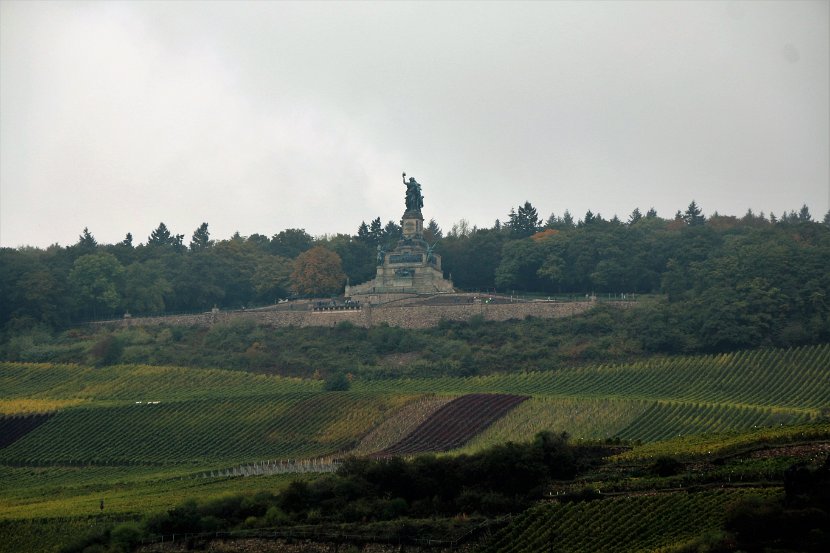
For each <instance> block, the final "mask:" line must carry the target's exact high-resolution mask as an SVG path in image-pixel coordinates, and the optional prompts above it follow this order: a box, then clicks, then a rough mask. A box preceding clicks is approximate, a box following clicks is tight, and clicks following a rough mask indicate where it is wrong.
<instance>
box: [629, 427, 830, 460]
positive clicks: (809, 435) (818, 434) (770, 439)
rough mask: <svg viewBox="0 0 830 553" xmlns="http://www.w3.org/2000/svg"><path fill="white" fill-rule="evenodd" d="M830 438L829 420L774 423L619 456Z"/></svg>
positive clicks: (690, 452)
mask: <svg viewBox="0 0 830 553" xmlns="http://www.w3.org/2000/svg"><path fill="white" fill-rule="evenodd" d="M828 439H830V422H826V421H825V422H817V423H815V422H814V423H809V424H796V425H793V426H773V427H760V426H759V427H758V428H751V429H745V430H743V431H737V430H736V431H728V432H720V433H718V434H688V435H684V436H679V437H676V438H672V439H668V440H663V441H659V442H654V443H648V444H645V445H643V446H640V447H637V448H634V449H633V450H631V451H628V452H625V453H623V454H620V455H618V456H617V458H618V459H619V460H621V461H627V460H634V459H648V458H655V457H660V456H665V455H669V456H675V457H686V456H695V455H704V454H709V455H713V456H718V455H724V454H729V453H733V452H736V451H740V450H742V449H744V448H746V447H757V446H758V444H768V445H769V444H788V443H798V442H803V441H808V440H828Z"/></svg>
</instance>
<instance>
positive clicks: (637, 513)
mask: <svg viewBox="0 0 830 553" xmlns="http://www.w3.org/2000/svg"><path fill="white" fill-rule="evenodd" d="M828 365H830V345H821V346H810V347H802V348H796V349H789V350H756V351H743V352H736V353H733V354H721V355H711V356H687V357H671V358H654V359H648V360H642V361H637V362H633V363H628V364H618V365H602V364H597V365H592V366H580V367H578V368H563V369H560V370H557V371H545V372H542V371H540V372H521V373H509V372H508V373H502V374H494V375H488V376H477V377H467V378H457V377H437V378H417V379H414V378H398V379H396V378H386V379H374V380H373V379H368V378H361V377H357V378H355V379H354V380H353V381H352V382H351V383H350V390H349V391H340V392H331V391H329V392H327V391H324V390H323V382H322V381H321V380H311V379H297V378H286V377H280V376H272V375H262V374H253V373H246V372H240V371H231V370H221V369H197V368H180V367H158V366H142V365H115V366H109V367H103V368H96V367H89V366H83V365H60V364H26V363H0V413H3V416H2V417H1V418H0V428H2V430H3V434H4V438H6V441H4V442H3V443H5V444H7V445H5V446H4V447H1V448H0V489H2V491H0V521H5V522H3V523H2V524H0V532H2V533H7V532H14V533H15V535H23V534H25V533H26V532H29V531H31V533H32V536H37V535H41V534H39V533H38V532H39V531H38V530H37V528H40V526H38V524H46V525H47V527H48V523H47V522H43V523H40V522H33V521H37V520H44V521H49V520H56V519H55V517H62V518H65V517H68V518H69V520H70V521H77V517H98V518H95V520H103V519H101V518H100V517H107V516H113V515H117V516H119V517H122V518H124V517H127V518H130V517H137V516H141V515H143V514H146V513H154V512H161V511H165V510H168V509H171V508H173V507H175V506H176V505H178V504H180V503H181V502H182V501H184V500H185V499H187V498H188V497H199V498H201V499H210V498H216V497H222V496H223V495H225V494H228V493H253V492H254V491H256V490H261V489H270V490H279V489H282V488H283V487H285V486H286V485H287V484H288V482H290V481H291V480H292V479H294V478H295V477H296V476H297V475H292V474H280V475H274V476H259V477H251V478H234V477H226V476H222V477H219V476H218V474H220V472H219V471H218V470H217V469H228V468H231V467H234V466H238V465H242V464H250V463H256V462H261V461H266V460H269V461H280V462H286V461H287V460H289V459H291V460H296V459H308V458H315V457H323V456H330V455H334V456H343V455H345V454H347V453H348V452H349V451H351V450H353V449H355V448H356V450H357V451H359V452H360V453H361V454H363V455H367V454H370V453H373V452H374V451H378V450H380V449H383V448H384V447H387V446H389V445H391V443H392V442H394V441H395V440H400V439H403V438H404V437H405V436H406V435H407V434H408V433H410V432H414V431H415V430H416V428H417V427H418V425H420V424H421V423H423V422H426V421H429V420H430V417H431V416H433V415H434V414H435V413H436V412H437V411H438V410H439V408H440V406H441V405H444V404H446V403H447V402H448V401H449V400H450V399H452V398H455V397H459V396H462V395H465V394H480V393H500V394H516V395H522V396H529V399H528V400H527V401H524V402H523V403H521V404H519V405H518V406H516V407H515V408H513V409H512V410H510V411H508V412H507V414H506V415H505V416H503V417H501V418H500V419H499V420H497V421H496V422H495V423H494V424H492V425H491V426H489V427H488V428H486V429H485V430H484V431H483V432H481V433H480V434H478V435H477V436H475V437H474V438H473V439H472V440H470V441H469V442H468V443H466V444H465V445H463V446H462V447H461V448H460V449H459V450H457V451H456V452H455V453H456V454H457V453H466V454H472V453H476V452H480V451H483V450H485V449H486V448H488V447H490V446H493V445H496V444H503V443H505V442H507V441H528V440H531V439H532V438H533V436H534V435H535V434H536V433H537V432H539V431H541V430H546V429H552V430H554V431H557V432H560V431H567V432H568V433H569V434H571V436H572V438H573V441H574V442H575V443H588V442H591V441H593V442H605V441H606V440H608V439H613V438H620V439H622V440H623V441H628V442H629V443H635V442H636V443H640V442H643V445H642V446H637V447H635V448H634V449H633V450H631V451H628V452H626V453H623V454H622V455H621V456H620V457H619V460H620V461H621V462H622V463H632V462H634V463H638V462H650V461H641V460H642V459H649V458H651V459H653V458H656V457H659V456H661V455H673V456H676V457H679V458H683V457H684V456H687V455H691V456H692V457H694V456H695V455H701V454H705V453H707V452H710V451H725V452H728V451H733V450H735V451H740V450H741V447H743V446H742V445H741V444H742V443H750V442H752V443H755V442H757V441H758V440H770V441H771V442H774V441H775V440H784V442H786V443H789V442H791V441H793V440H795V441H797V440H798V439H803V440H815V439H826V437H827V435H828V432H827V428H826V424H823V425H818V426H816V425H815V424H812V425H807V426H798V425H804V424H805V423H808V422H810V421H814V420H817V419H820V418H821V417H823V416H824V415H823V412H824V411H825V410H826V408H827V406H828V405H830V379H828V378H826V371H827V367H828ZM792 425H796V426H792ZM816 428H817V429H818V430H816V431H814V430H813V429H816ZM790 429H792V430H790ZM799 429H802V430H799ZM746 430H754V433H750V434H740V432H741V431H746ZM776 432H778V434H776ZM787 432H796V434H795V435H794V437H793V436H790V435H789V434H787ZM816 432H818V433H817V434H816ZM759 433H760V434H759ZM779 434H780V435H779ZM785 435H786V436H785ZM745 436H750V437H749V438H746V437H745ZM781 436H784V437H783V438H782V437H781ZM799 436H801V438H799ZM669 438H670V439H669ZM667 439H669V440H668V441H666V440H667ZM741 440H743V442H742V441H741ZM375 448H377V449H375ZM760 462H761V461H757V462H754V463H756V464H751V463H750V464H747V465H745V467H746V470H750V472H751V471H752V470H756V469H752V468H751V467H755V466H756V465H757V463H760ZM758 466H760V467H761V468H759V469H757V471H760V472H758V474H772V473H775V474H780V471H781V470H783V468H785V467H783V466H782V465H769V466H768V465H764V464H763V463H762V464H761V465H758ZM729 470H731V471H732V473H734V470H735V469H729ZM213 471H216V473H215V475H214V476H213V477H209V476H210V475H211V474H213ZM757 471H756V472H757ZM221 474H226V473H225V472H222V473H221ZM712 474H720V473H718V472H717V471H715V472H713V473H712ZM748 474H749V473H748ZM752 474H755V473H752ZM311 477H313V476H306V477H304V478H311ZM614 485H615V486H619V484H614ZM741 493H743V492H740V491H726V492H723V493H715V492H713V493H710V494H695V495H688V496H685V495H676V494H675V495H673V496H669V495H665V496H662V495H661V496H659V497H641V498H639V497H638V498H629V499H620V500H616V499H614V500H606V501H603V502H601V503H597V504H594V503H592V502H589V503H584V502H576V503H573V504H570V503H563V504H556V505H543V506H540V507H538V508H536V509H534V510H532V511H530V512H528V513H527V514H525V515H522V517H519V518H517V519H516V520H515V521H514V522H513V523H511V525H510V526H509V527H507V528H506V529H505V530H504V532H512V533H514V534H515V536H521V538H520V539H519V538H518V537H516V538H515V539H513V538H508V537H499V538H498V539H499V540H502V539H504V540H508V541H510V540H513V541H515V543H517V544H519V545H517V546H516V547H517V549H515V550H516V551H522V550H526V551H532V550H538V547H540V544H542V543H547V542H546V541H545V540H547V539H549V536H550V535H554V534H555V535H557V536H560V537H561V539H563V540H571V541H568V542H567V543H572V544H574V545H573V547H574V549H568V550H574V551H577V550H590V549H591V548H593V550H599V549H603V550H609V551H615V550H619V551H628V550H654V549H656V548H658V547H663V546H664V545H665V544H673V543H680V542H682V541H683V540H686V539H687V538H688V539H691V538H692V537H694V536H696V535H699V534H700V532H705V531H706V529H707V528H710V527H711V528H714V527H717V526H718V525H719V524H721V522H722V518H720V517H721V515H720V514H718V513H719V512H720V511H721V510H722V507H723V505H724V504H725V503H728V502H729V501H731V499H730V498H732V497H738V495H736V494H741ZM746 493H750V492H749V491H748V492H746ZM770 493H773V492H770ZM730 494H732V495H730ZM102 499H103V500H105V503H106V509H105V511H104V514H101V513H100V512H99V508H98V507H99V502H100V500H102ZM597 509H601V510H602V512H601V513H600V512H599V511H597V512H594V511H595V510H597ZM692 511H694V512H699V513H701V514H700V517H699V519H696V522H695V523H694V524H692V525H691V526H689V527H688V528H685V529H682V528H681V526H682V525H678V524H676V523H677V520H682V519H683V514H682V513H684V512H686V513H688V512H692ZM649 512H659V513H663V512H665V515H664V516H663V518H661V519H660V520H663V521H664V522H661V523H660V524H654V525H652V526H650V527H649V528H650V530H649V532H644V531H643V532H639V531H638V532H635V533H633V534H631V535H628V537H626V535H618V534H619V533H617V535H615V536H614V537H613V538H612V537H611V534H612V533H613V532H612V531H611V530H608V531H607V532H606V531H605V530H602V529H600V530H595V531H594V532H592V533H591V534H590V536H591V539H590V540H589V539H588V538H587V537H586V536H587V534H586V535H583V534H584V532H585V531H587V530H584V527H585V524H586V522H585V521H587V520H593V519H594V518H596V517H598V516H601V517H604V518H605V519H607V520H609V521H612V522H611V523H609V524H611V525H612V526H614V524H616V523H613V521H615V520H622V519H631V520H632V521H636V520H639V519H638V517H642V516H645V515H646V514H647V513H649ZM661 516H662V515H661ZM552 520H554V521H556V522H555V523H553V522H550V521H552ZM655 520H656V519H655ZM13 521H17V522H13ZM632 524H635V523H632ZM636 524H647V523H646V522H642V523H639V522H637V523H636ZM636 524H635V526H636ZM15 525H18V526H19V527H18V526H15ZM82 527H83V525H77V528H78V530H77V531H78V532H81V531H82ZM520 527H521V528H520ZM14 528H18V530H14ZM71 528H76V524H75V522H71V523H70V524H68V525H67V526H66V527H65V528H63V529H62V530H61V531H60V532H59V531H57V530H56V531H55V532H54V535H55V538H54V541H53V542H49V543H46V544H45V545H44V547H43V548H41V549H40V550H41V551H55V550H56V546H55V544H56V543H59V542H61V541H62V540H65V537H66V533H67V532H69V533H71V531H70V529H71ZM20 532H22V533H23V534H20ZM581 532H582V533H581ZM47 533H48V532H47ZM506 535H507V534H505V536H506ZM499 536H502V535H501V534H500V535H499ZM515 536H514V537H515ZM664 538H665V539H664ZM20 539H23V538H20ZM32 539H36V538H32ZM586 540H587V541H586ZM661 540H662V541H661ZM9 543H12V542H9ZM14 543H17V542H14ZM50 543H51V545H50ZM495 543H497V541H496V542H492V543H491V545H489V546H488V547H490V549H488V550H492V551H496V550H501V549H500V546H497V545H493V544H495ZM511 543H512V542H511ZM583 543H584V545H578V544H583ZM493 548H495V549H493ZM580 548H582V549H580ZM586 548H587V549H586ZM4 550H5V551H11V550H13V549H8V548H5V549H3V548H0V551H4ZM35 550H37V549H35Z"/></svg>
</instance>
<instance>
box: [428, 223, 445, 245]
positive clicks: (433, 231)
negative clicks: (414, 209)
mask: <svg viewBox="0 0 830 553" xmlns="http://www.w3.org/2000/svg"><path fill="white" fill-rule="evenodd" d="M424 235H428V236H429V237H430V238H431V239H432V240H440V239H441V238H443V237H444V232H443V231H442V230H441V227H439V226H438V223H437V222H436V221H435V219H430V220H429V223H428V224H427V228H426V229H424Z"/></svg>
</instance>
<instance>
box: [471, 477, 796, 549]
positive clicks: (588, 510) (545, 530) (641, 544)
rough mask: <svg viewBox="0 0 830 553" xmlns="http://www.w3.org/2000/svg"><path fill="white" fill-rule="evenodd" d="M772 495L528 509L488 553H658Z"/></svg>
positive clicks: (635, 499) (669, 497)
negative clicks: (735, 507)
mask: <svg viewBox="0 0 830 553" xmlns="http://www.w3.org/2000/svg"><path fill="white" fill-rule="evenodd" d="M775 493H780V492H774V491H769V490H761V489H758V490H717V491H709V492H700V493H694V494H689V493H682V492H681V493H666V494H657V495H644V496H629V497H621V498H613V499H605V500H600V501H588V502H577V503H558V502H552V503H547V504H544V505H540V506H537V507H534V508H532V509H529V510H528V511H526V512H525V513H524V514H522V515H521V516H519V517H517V519H516V520H514V521H513V522H512V523H511V524H509V525H508V526H507V527H506V528H504V529H502V530H501V531H499V532H498V533H497V534H495V535H494V536H493V537H492V538H491V539H490V540H489V541H488V543H486V544H485V545H484V547H483V548H482V549H481V551H482V552H483V553H489V552H499V553H535V552H538V551H571V552H574V553H577V552H582V551H585V552H591V553H593V552H595V551H607V552H615V551H620V552H623V551H625V552H627V551H654V550H656V549H658V548H661V547H667V546H670V545H673V544H677V543H683V542H686V541H688V540H691V539H693V538H694V537H696V536H699V535H700V534H702V533H704V532H706V531H709V530H714V529H717V528H720V527H721V526H722V525H723V522H724V519H725V516H726V512H727V507H728V505H730V504H731V503H734V502H735V501H736V500H738V499H740V498H744V497H747V496H750V495H766V496H769V495H771V494H775Z"/></svg>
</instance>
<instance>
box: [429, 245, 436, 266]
mask: <svg viewBox="0 0 830 553" xmlns="http://www.w3.org/2000/svg"><path fill="white" fill-rule="evenodd" d="M437 245H438V242H435V244H433V245H431V246H430V245H429V244H427V263H429V262H430V261H432V251H433V250H434V249H435V246H437Z"/></svg>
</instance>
